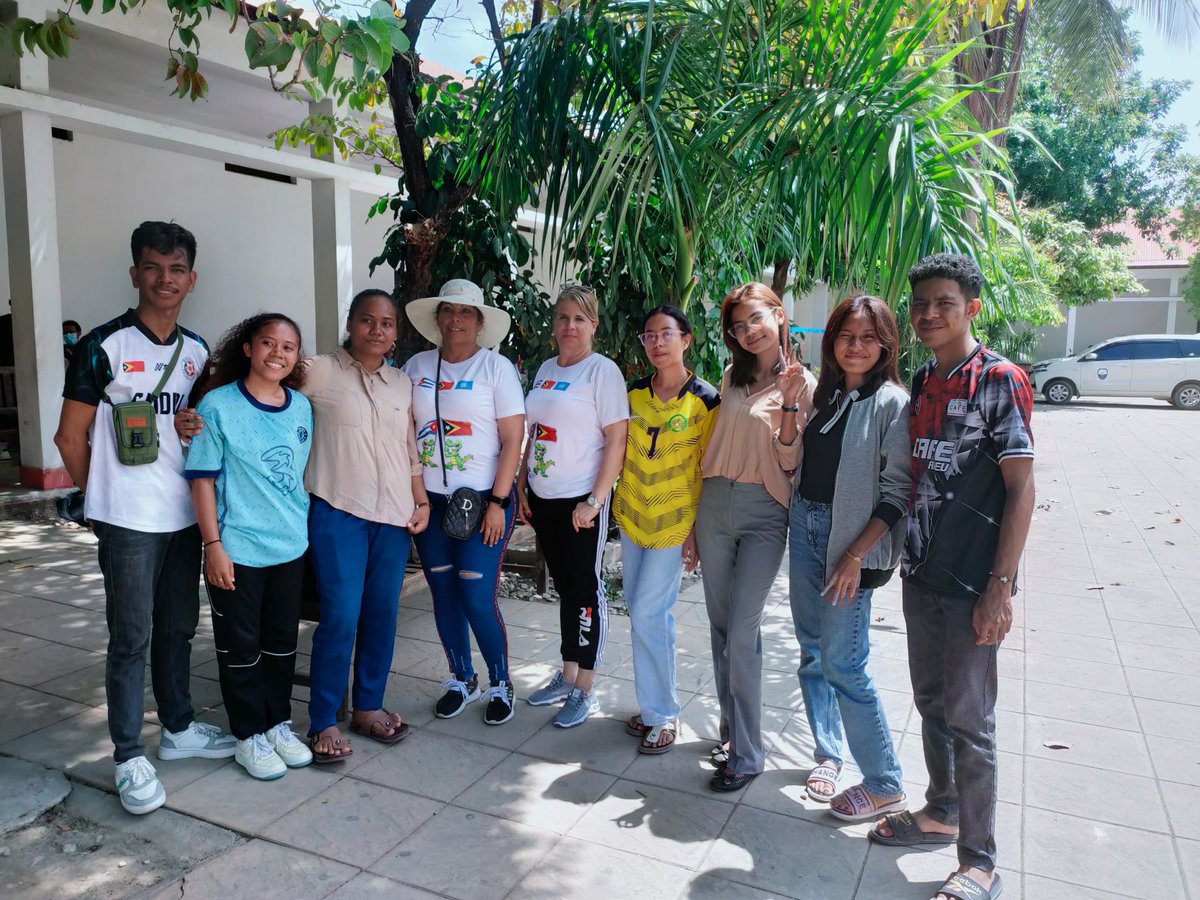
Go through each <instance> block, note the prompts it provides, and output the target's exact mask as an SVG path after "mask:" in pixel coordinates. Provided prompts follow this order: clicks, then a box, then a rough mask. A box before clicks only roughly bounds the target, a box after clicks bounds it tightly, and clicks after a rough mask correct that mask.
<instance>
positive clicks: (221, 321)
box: [0, 133, 392, 344]
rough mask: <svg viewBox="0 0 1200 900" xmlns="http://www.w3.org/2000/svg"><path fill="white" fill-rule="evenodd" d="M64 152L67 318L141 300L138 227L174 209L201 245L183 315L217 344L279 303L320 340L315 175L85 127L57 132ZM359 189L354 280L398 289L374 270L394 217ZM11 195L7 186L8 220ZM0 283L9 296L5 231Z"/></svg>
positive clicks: (62, 238) (60, 159) (60, 183)
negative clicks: (232, 168) (132, 243)
mask: <svg viewBox="0 0 1200 900" xmlns="http://www.w3.org/2000/svg"><path fill="white" fill-rule="evenodd" d="M54 162H55V178H56V181H57V187H58V195H57V196H58V231H59V246H60V248H61V269H62V273H61V274H62V291H63V294H62V296H63V316H64V317H66V318H71V319H77V320H78V321H79V322H80V324H81V325H82V326H83V329H84V331H87V330H89V329H90V328H92V327H94V326H95V325H98V324H100V323H102V322H104V321H107V320H108V319H111V318H112V317H113V316H116V315H119V314H120V313H121V312H122V311H123V310H125V309H127V308H128V307H130V306H132V305H134V304H135V303H136V295H135V293H134V291H133V289H132V287H131V285H130V281H129V275H128V270H129V266H130V262H131V260H130V256H129V235H130V233H131V232H132V231H133V229H134V228H135V227H136V226H137V224H138V223H139V222H142V221H143V220H146V219H165V220H171V219H174V220H176V221H178V222H179V223H180V224H182V225H184V226H185V227H186V228H188V229H189V230H191V231H192V233H193V234H195V235H196V241H197V244H198V251H197V259H196V271H197V273H198V278H197V281H196V290H195V292H194V293H193V294H192V295H191V296H190V297H189V298H188V300H187V303H186V305H185V307H184V312H183V315H182V316H181V318H180V321H181V322H182V323H183V324H184V325H186V326H187V327H189V328H191V329H193V330H195V331H197V332H198V333H199V334H201V335H202V336H204V337H205V338H206V339H207V340H208V341H209V343H210V344H215V343H216V341H217V340H218V339H219V338H220V336H221V334H222V333H223V332H224V331H225V329H227V328H228V327H229V326H230V325H232V324H234V323H235V322H237V321H238V320H240V319H242V318H244V317H245V316H248V315H251V314H253V313H255V312H259V311H262V310H267V309H270V310H273V311H279V312H283V313H286V314H287V315H289V316H291V317H292V318H294V319H296V321H297V322H298V323H299V324H300V327H301V329H302V330H303V331H304V333H305V340H306V344H311V342H310V336H311V335H312V334H313V330H314V323H315V312H314V297H313V255H312V201H311V192H310V190H309V185H308V183H307V182H306V181H303V180H299V181H298V182H297V183H296V184H287V183H283V182H276V181H268V180H265V179H261V178H255V177H252V176H248V175H241V174H235V173H232V172H226V171H225V168H224V165H223V164H222V163H220V162H213V161H209V160H204V159H196V158H193V157H189V156H185V155H183V154H178V153H170V152H166V151H162V150H155V149H148V148H144V147H138V146H135V145H131V144H125V143H120V142H116V141H111V140H107V139H105V138H100V137H93V136H91V135H86V134H79V133H76V134H75V136H74V140H73V141H55V142H54ZM351 198H352V204H353V209H354V223H355V224H354V232H353V240H354V289H355V291H358V290H361V289H362V288H364V287H367V286H368V285H370V284H375V285H379V286H382V287H384V288H387V289H390V288H391V285H392V278H391V273H390V271H389V272H384V271H377V272H376V276H375V277H374V278H371V277H369V276H368V274H367V264H368V263H369V261H370V260H371V258H372V257H373V256H375V254H376V253H378V252H379V248H381V247H382V246H383V234H384V232H385V230H386V227H387V225H388V224H389V223H388V222H387V221H386V220H385V219H373V220H371V222H369V223H368V222H367V221H366V211H367V209H368V208H369V206H370V204H371V203H373V202H374V201H375V200H376V199H377V198H375V197H372V196H368V195H367V194H362V193H358V192H355V193H352V194H351ZM2 204H3V195H2V193H0V222H3V221H4V219H3V207H2ZM0 285H3V286H4V290H5V294H4V298H5V299H7V288H8V261H7V248H6V247H5V246H4V242H3V241H0ZM7 311H8V309H7V308H4V309H3V310H0V312H7Z"/></svg>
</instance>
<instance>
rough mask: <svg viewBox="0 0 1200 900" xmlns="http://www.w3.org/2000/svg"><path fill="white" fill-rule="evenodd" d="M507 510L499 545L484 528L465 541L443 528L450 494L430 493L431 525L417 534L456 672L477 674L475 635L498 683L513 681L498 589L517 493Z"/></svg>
mask: <svg viewBox="0 0 1200 900" xmlns="http://www.w3.org/2000/svg"><path fill="white" fill-rule="evenodd" d="M509 496H510V497H511V498H512V502H511V503H509V505H508V509H506V510H505V511H504V537H503V538H502V539H501V540H499V541H497V542H496V544H495V545H494V546H491V547H489V546H487V545H486V544H485V543H484V542H483V535H482V534H480V533H479V532H478V531H476V532H475V534H474V535H472V536H471V538H470V540H466V541H460V540H456V539H455V538H452V537H450V536H449V535H447V534H446V533H445V532H444V531H442V516H443V515H444V514H445V512H446V495H445V494H435V493H433V492H432V491H430V492H429V505H430V514H429V527H428V528H426V529H425V530H424V531H422V532H421V533H420V534H418V535H417V536H416V537H415V540H416V543H417V553H418V554H419V555H420V557H421V567H422V568H423V569H424V570H425V580H426V581H428V582H429V590H430V593H432V594H433V618H434V622H435V623H436V625H437V630H438V636H439V637H440V638H441V639H442V649H444V650H445V651H446V662H447V664H448V666H449V668H450V672H451V674H453V675H454V677H455V678H457V679H458V680H460V681H470V680H471V679H472V678H474V677H475V664H474V662H473V661H472V659H471V634H472V633H474V635H475V642H476V643H477V644H479V652H480V653H482V654H483V660H484V662H485V663H487V668H488V678H489V679H490V680H491V681H492V682H497V681H508V680H509V678H508V633H507V632H506V631H505V630H504V617H503V616H502V615H501V614H500V603H499V601H498V600H497V599H496V589H497V587H498V586H499V583H500V564H501V562H502V561H503V560H504V548H505V547H507V546H508V539H509V537H511V536H512V531H513V514H514V512H515V507H516V505H517V503H516V496H515V493H513V494H510V495H509Z"/></svg>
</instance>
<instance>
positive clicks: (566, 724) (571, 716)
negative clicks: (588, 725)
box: [554, 688, 600, 728]
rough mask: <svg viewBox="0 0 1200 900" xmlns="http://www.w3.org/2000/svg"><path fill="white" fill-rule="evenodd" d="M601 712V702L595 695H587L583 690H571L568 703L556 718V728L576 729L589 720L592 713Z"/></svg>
mask: <svg viewBox="0 0 1200 900" xmlns="http://www.w3.org/2000/svg"><path fill="white" fill-rule="evenodd" d="M597 712H600V701H599V700H597V699H596V695H595V694H585V693H584V692H583V688H571V694H570V696H568V697H567V702H566V703H564V704H563V708H562V709H560V710H559V711H558V715H556V716H555V717H554V725H555V727H556V728H574V727H575V726H577V725H582V724H583V723H584V722H586V721H587V720H588V716H590V715H591V714H592V713H597Z"/></svg>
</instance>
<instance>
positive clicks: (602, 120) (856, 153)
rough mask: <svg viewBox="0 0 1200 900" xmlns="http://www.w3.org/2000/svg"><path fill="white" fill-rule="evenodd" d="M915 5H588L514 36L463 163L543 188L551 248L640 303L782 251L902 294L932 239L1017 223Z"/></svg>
mask: <svg viewBox="0 0 1200 900" xmlns="http://www.w3.org/2000/svg"><path fill="white" fill-rule="evenodd" d="M904 3H905V0H878V2H874V3H871V4H866V5H863V6H861V7H854V6H852V5H851V4H848V3H845V2H843V0H811V2H808V3H802V2H796V0H760V2H752V3H745V2H732V0H730V2H722V0H658V2H621V0H607V2H605V0H599V2H595V3H590V4H587V6H586V8H584V7H582V6H581V7H576V8H573V9H571V10H569V11H567V12H564V13H563V14H561V15H560V16H558V17H557V18H554V19H548V20H545V21H543V22H542V23H541V24H539V25H537V26H536V27H534V28H532V29H531V30H529V31H528V32H525V33H522V34H519V35H517V36H515V37H513V38H512V39H511V40H510V42H509V45H508V49H507V54H508V55H507V64H506V65H505V66H503V67H500V68H497V69H494V70H493V71H492V72H490V73H489V75H488V76H487V77H486V79H485V82H484V87H485V91H484V93H483V94H481V95H480V105H479V109H478V113H477V117H476V121H475V124H474V125H473V127H472V128H471V138H470V141H471V146H470V149H469V151H468V152H467V154H466V159H467V160H468V162H469V163H470V165H471V169H470V170H469V172H465V173H464V174H465V175H466V177H469V178H471V179H476V178H478V179H479V181H480V184H481V189H482V191H483V192H484V193H485V194H486V195H487V196H489V197H492V198H494V199H495V202H497V203H498V204H500V205H506V204H509V203H511V202H514V201H515V198H517V197H528V196H529V191H530V188H531V185H532V186H533V187H534V188H536V189H537V190H538V191H539V196H540V198H541V202H542V204H543V208H544V210H545V212H546V214H547V217H548V219H549V221H550V222H551V223H556V224H554V225H553V227H552V228H551V230H550V233H549V236H548V241H549V242H550V243H549V245H548V246H549V249H550V250H551V251H552V254H553V257H554V259H555V260H556V262H557V263H559V264H563V263H565V262H566V261H574V262H579V261H583V262H585V263H588V264H591V265H592V266H593V271H594V270H595V264H596V263H597V261H599V260H607V262H605V263H604V265H605V267H606V268H607V271H608V272H609V273H610V277H608V278H607V279H606V284H604V285H602V286H604V287H606V289H607V291H608V292H609V296H610V298H611V299H616V298H617V297H618V291H619V292H620V299H621V302H622V305H624V308H625V309H627V310H630V311H631V312H630V315H631V316H632V315H633V314H634V313H636V311H637V310H639V309H642V308H645V305H646V304H649V303H659V302H664V301H673V302H677V303H680V304H682V305H684V306H685V307H686V306H688V305H689V304H690V303H692V302H694V301H695V300H696V299H698V298H704V299H707V300H710V301H712V300H717V299H719V298H720V296H721V295H722V294H723V293H724V291H725V289H727V288H728V287H729V285H730V281H728V280H725V279H718V278H714V277H713V275H712V273H714V272H717V271H720V270H723V271H725V272H728V273H737V274H738V275H739V276H740V277H741V278H746V277H753V276H754V275H755V274H757V273H759V272H761V271H763V269H764V268H765V265H766V264H769V263H770V262H771V261H773V260H776V259H779V258H780V257H781V256H786V257H791V258H793V259H795V260H796V265H797V270H798V272H799V273H800V275H801V277H802V278H820V279H823V280H825V281H828V282H829V283H830V284H832V285H835V286H836V287H837V288H838V289H844V288H849V287H851V286H858V287H863V288H868V289H872V290H876V291H879V292H881V293H883V294H885V295H886V296H888V297H890V298H892V300H893V301H894V300H896V299H898V297H899V296H900V294H901V293H902V290H903V281H904V277H903V276H904V273H905V272H906V271H907V269H908V267H909V266H910V265H911V264H912V263H914V262H915V261H916V260H917V259H918V258H920V257H921V256H922V255H924V254H926V253H929V252H932V251H933V250H935V249H953V250H961V251H964V252H971V253H974V254H976V255H978V256H981V257H985V258H986V257H989V256H990V255H992V253H993V248H994V244H995V242H996V240H997V239H998V235H999V234H1000V233H1001V232H1005V231H1007V232H1010V233H1012V234H1014V235H1015V234H1017V229H1016V228H1015V226H1013V225H1012V224H1011V223H1010V222H1008V221H1007V220H1006V219H1005V218H1004V217H1003V216H1002V215H1001V214H1000V213H999V212H998V210H997V208H996V205H995V198H996V195H997V192H998V191H999V192H1001V193H1003V192H1004V190H1005V181H1004V172H1005V165H1004V162H1003V160H1002V159H1001V158H1000V157H999V156H998V155H997V154H995V153H994V152H993V150H992V148H991V147H990V146H989V144H988V143H987V141H986V140H985V139H984V138H983V137H982V136H981V135H980V134H978V132H977V130H976V128H977V126H976V125H975V123H974V122H973V121H972V120H971V119H970V116H969V115H968V114H967V113H966V111H965V110H964V108H963V107H962V105H961V104H959V103H958V102H957V100H958V96H957V95H956V94H955V91H954V89H953V88H952V87H948V86H947V82H948V78H947V77H946V76H947V73H948V72H949V69H950V67H951V66H952V64H953V61H954V59H955V56H956V53H957V52H959V51H958V50H957V49H952V50H950V51H948V52H947V53H945V54H944V55H941V56H939V57H938V58H936V59H932V60H925V61H924V62H923V63H922V62H918V63H914V62H913V60H914V59H916V58H917V57H919V55H920V53H921V51H922V50H923V48H925V47H926V46H927V45H928V43H929V42H930V40H931V39H932V35H933V32H934V30H935V29H936V27H937V26H938V24H939V22H940V21H941V20H942V17H943V16H944V10H942V11H938V10H932V9H930V10H927V11H925V12H924V13H923V14H921V15H920V16H918V17H916V18H915V19H914V20H913V21H912V22H911V23H909V24H908V25H907V26H904V27H897V26H896V24H895V22H896V17H897V14H898V13H899V12H900V11H901V9H902V8H903V6H904ZM614 276H616V277H614ZM630 289H632V290H634V291H636V294H635V295H634V297H633V302H632V303H630V302H629V299H628V295H626V294H625V292H626V291H627V290H630ZM626 346H628V345H626Z"/></svg>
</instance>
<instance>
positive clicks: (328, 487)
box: [303, 290, 429, 763]
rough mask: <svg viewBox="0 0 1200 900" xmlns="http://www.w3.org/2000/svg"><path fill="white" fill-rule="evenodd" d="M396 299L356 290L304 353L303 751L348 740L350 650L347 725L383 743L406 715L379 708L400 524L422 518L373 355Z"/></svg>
mask: <svg viewBox="0 0 1200 900" xmlns="http://www.w3.org/2000/svg"><path fill="white" fill-rule="evenodd" d="M396 315H397V308H396V302H395V301H394V300H393V299H392V297H391V296H390V295H389V294H387V293H385V292H383V291H379V290H367V291H363V292H362V293H360V294H359V295H358V296H356V297H355V298H354V300H353V302H352V303H351V304H350V314H349V315H348V316H347V318H346V331H347V332H348V334H349V339H348V340H347V341H346V344H345V345H344V347H343V348H340V349H338V350H336V351H334V352H333V353H329V354H325V355H323V356H317V357H314V358H312V359H310V360H309V361H308V371H307V378H306V381H305V385H304V388H303V391H304V393H305V395H306V396H307V397H308V399H309V400H310V401H311V402H312V407H313V442H312V451H311V454H310V456H309V460H308V468H307V470H306V471H305V475H304V486H305V488H307V490H308V492H309V493H310V494H311V495H312V504H311V508H310V513H309V544H310V547H311V553H312V562H313V569H314V571H315V572H316V577H317V589H318V591H319V592H320V596H321V620H320V622H319V623H318V625H317V631H316V634H315V635H313V652H312V673H311V677H310V681H311V687H310V699H309V705H308V709H309V719H310V722H311V725H310V728H309V737H310V739H311V740H312V749H313V756H314V761H315V762H317V763H333V762H340V761H342V760H344V759H346V758H347V757H348V756H349V755H350V754H351V753H352V752H353V751H351V750H350V747H349V744H348V742H347V741H346V740H345V738H343V737H342V734H341V732H340V731H339V730H338V727H337V724H336V719H337V709H338V706H339V704H340V703H341V699H342V697H343V696H345V693H346V684H347V680H348V679H349V675H350V660H351V655H353V656H354V694H353V698H352V699H353V706H354V713H353V715H352V717H351V719H350V730H351V731H353V732H355V733H356V734H360V735H363V736H364V737H369V738H372V739H373V740H377V741H381V742H382V743H385V744H394V743H396V742H397V741H399V740H401V739H403V738H404V737H405V736H407V735H408V732H409V727H408V725H407V724H406V723H404V722H401V721H400V717H399V716H398V715H396V714H395V713H390V712H388V711H387V710H385V709H383V692H384V688H385V687H386V686H387V677H388V670H389V668H390V666H391V663H392V648H393V644H394V642H395V634H396V615H397V612H398V606H399V597H400V588H401V586H402V584H403V582H404V566H405V563H406V562H407V560H408V546H409V540H410V538H411V535H412V534H417V533H419V532H420V531H422V530H423V529H424V528H425V526H426V524H427V523H428V521H429V500H428V497H427V496H426V495H425V486H424V483H423V482H422V478H421V465H420V461H419V459H418V457H417V445H416V439H415V436H414V433H413V421H412V382H410V381H409V379H408V377H407V376H406V375H405V374H404V373H403V372H401V371H400V370H399V369H394V368H392V367H391V366H390V365H388V363H387V360H386V359H385V358H384V355H385V354H386V353H387V352H388V351H389V350H390V349H391V347H392V345H393V344H394V343H395V341H396Z"/></svg>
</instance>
